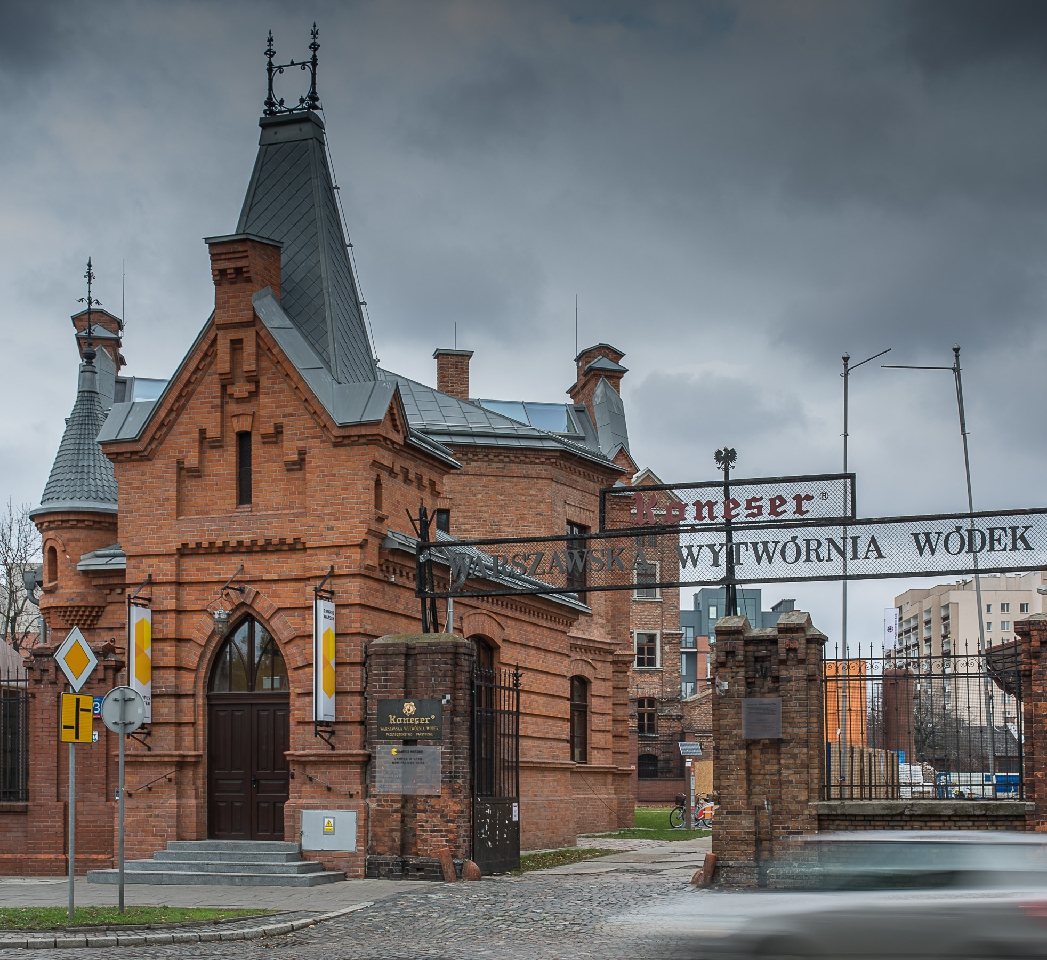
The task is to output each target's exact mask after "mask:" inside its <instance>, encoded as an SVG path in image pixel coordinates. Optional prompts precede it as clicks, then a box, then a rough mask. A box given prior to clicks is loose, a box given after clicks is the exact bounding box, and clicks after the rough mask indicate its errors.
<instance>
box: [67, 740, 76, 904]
mask: <svg viewBox="0 0 1047 960" xmlns="http://www.w3.org/2000/svg"><path fill="white" fill-rule="evenodd" d="M68 793H69V922H70V923H72V922H73V911H74V909H75V902H76V895H75V893H74V883H75V880H76V744H75V743H70V744H69V790H68Z"/></svg>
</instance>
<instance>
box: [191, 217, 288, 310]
mask: <svg viewBox="0 0 1047 960" xmlns="http://www.w3.org/2000/svg"><path fill="white" fill-rule="evenodd" d="M204 243H206V244H207V249H208V252H209V253H210V254H211V276H212V277H213V279H214V287H215V290H214V318H215V324H216V325H217V326H222V325H223V324H227V323H245V322H251V321H252V320H253V319H254V305H253V303H252V300H251V298H252V297H253V296H254V294H255V293H257V292H258V291H259V290H263V289H264V288H265V287H272V288H273V293H274V294H276V297H277V299H279V298H280V248H281V247H282V246H283V244H282V243H281V242H280V241H279V240H267V239H266V238H265V237H256V236H254V235H253V234H249V233H236V234H233V235H232V236H227V237H205V238H204Z"/></svg>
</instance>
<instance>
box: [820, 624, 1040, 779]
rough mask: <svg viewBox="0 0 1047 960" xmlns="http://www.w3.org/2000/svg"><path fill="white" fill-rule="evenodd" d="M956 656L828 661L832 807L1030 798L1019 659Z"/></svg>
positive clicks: (1000, 654)
mask: <svg viewBox="0 0 1047 960" xmlns="http://www.w3.org/2000/svg"><path fill="white" fill-rule="evenodd" d="M938 646H939V645H938V644H935V647H938ZM950 647H951V642H950V641H949V640H948V639H946V640H945V641H944V642H943V643H942V644H941V646H940V648H939V649H940V652H938V653H933V652H929V651H931V650H932V649H933V648H932V647H931V641H930V638H923V637H917V638H914V639H913V640H912V641H911V642H909V643H908V644H905V643H903V644H902V645H901V646H900V647H899V649H897V650H894V651H888V652H886V653H882V654H876V655H868V656H863V655H862V654H861V651H860V650H859V652H858V656H857V657H853V658H851V659H848V660H844V659H842V658H839V657H835V658H827V659H826V661H825V679H824V683H825V736H826V760H825V797H826V798H827V799H830V800H832V799H845V800H847V799H851V800H890V799H993V800H996V799H1012V800H1013V799H1022V798H1024V796H1025V789H1024V781H1023V759H1024V758H1023V753H1022V711H1021V700H1022V689H1021V671H1020V670H1019V668H1018V667H1019V664H1018V652H1017V650H1016V649H1015V646H1014V644H1010V645H1009V647H1010V649H1007V646H1006V645H1005V646H1001V647H997V648H990V651H989V654H988V656H985V655H983V654H981V653H978V652H976V651H973V652H972V651H971V650H969V649H968V648H967V647H966V646H965V647H964V649H963V651H962V652H954V651H953V650H952V649H950Z"/></svg>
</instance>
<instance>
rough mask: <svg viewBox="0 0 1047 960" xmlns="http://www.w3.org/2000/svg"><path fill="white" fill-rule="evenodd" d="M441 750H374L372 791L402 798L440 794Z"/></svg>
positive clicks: (386, 746)
mask: <svg viewBox="0 0 1047 960" xmlns="http://www.w3.org/2000/svg"><path fill="white" fill-rule="evenodd" d="M442 754H443V748H442V747H398V746H393V745H392V744H388V743H380V744H378V745H377V746H376V747H375V778H374V792H375V793H385V794H390V793H391V794H399V795H402V796H433V797H438V796H439V795H440V783H441V777H440V762H441V757H442Z"/></svg>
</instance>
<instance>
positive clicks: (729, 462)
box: [713, 444, 738, 472]
mask: <svg viewBox="0 0 1047 960" xmlns="http://www.w3.org/2000/svg"><path fill="white" fill-rule="evenodd" d="M713 459H714V460H715V461H716V465H717V466H718V467H719V468H720V470H722V471H725V472H726V471H727V470H730V469H731V467H733V466H734V465H735V463H737V461H738V451H737V450H735V449H734V447H728V446H727V445H726V444H724V447H723V449H722V450H717V451H716V452H715V453H714V454H713Z"/></svg>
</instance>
